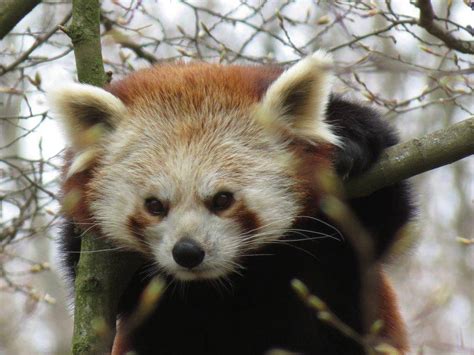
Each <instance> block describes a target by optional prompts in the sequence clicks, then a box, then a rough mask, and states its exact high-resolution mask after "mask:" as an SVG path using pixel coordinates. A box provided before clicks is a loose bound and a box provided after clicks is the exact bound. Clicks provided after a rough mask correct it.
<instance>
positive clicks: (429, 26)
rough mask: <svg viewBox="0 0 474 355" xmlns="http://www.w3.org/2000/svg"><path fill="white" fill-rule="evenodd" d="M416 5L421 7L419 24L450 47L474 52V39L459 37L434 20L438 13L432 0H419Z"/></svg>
mask: <svg viewBox="0 0 474 355" xmlns="http://www.w3.org/2000/svg"><path fill="white" fill-rule="evenodd" d="M416 7H418V8H419V9H420V18H419V20H418V25H419V26H421V27H423V28H424V29H425V30H426V31H428V32H429V33H430V34H432V35H433V36H435V37H437V38H439V39H440V40H442V41H443V42H444V43H445V44H446V46H448V47H449V48H451V49H455V50H457V51H459V52H461V53H467V54H474V42H473V41H463V40H460V39H457V38H455V37H453V36H452V35H451V34H450V33H449V32H446V31H445V30H443V28H442V27H441V26H439V25H437V24H436V23H435V22H434V20H436V15H435V13H434V11H433V6H432V5H431V1H430V0H417V2H416Z"/></svg>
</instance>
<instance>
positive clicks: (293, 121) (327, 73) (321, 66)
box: [258, 50, 339, 144]
mask: <svg viewBox="0 0 474 355" xmlns="http://www.w3.org/2000/svg"><path fill="white" fill-rule="evenodd" d="M332 66H333V61H332V58H331V56H330V55H329V54H327V53H326V52H324V51H321V50H319V51H317V52H315V53H314V54H313V55H311V56H308V57H306V58H304V59H302V60H300V61H299V62H298V63H296V64H295V65H293V66H292V67H290V68H289V69H288V70H287V71H285V72H284V73H283V74H282V75H281V76H280V77H279V78H278V79H276V80H275V82H273V84H272V85H270V87H269V88H268V90H267V92H266V94H265V96H264V98H263V100H262V102H261V103H260V104H259V107H258V111H259V112H258V117H259V120H263V123H264V124H265V125H266V126H268V127H270V128H272V126H273V128H276V129H278V128H283V129H284V130H285V131H289V132H291V134H292V135H294V136H295V137H297V138H302V139H305V140H310V141H323V142H327V143H331V144H338V142H339V140H338V138H337V137H336V136H335V135H334V133H333V132H332V131H331V128H330V126H329V125H328V124H327V123H326V122H325V112H326V106H327V104H328V101H329V96H330V94H331V81H332V73H331V70H332Z"/></svg>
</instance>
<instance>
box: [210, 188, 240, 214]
mask: <svg viewBox="0 0 474 355" xmlns="http://www.w3.org/2000/svg"><path fill="white" fill-rule="evenodd" d="M234 201H235V200H234V195H233V194H232V193H231V192H218V193H217V194H215V195H214V197H213V198H212V206H211V207H212V210H214V211H224V210H226V209H228V208H229V207H230V206H232V204H233V203H234Z"/></svg>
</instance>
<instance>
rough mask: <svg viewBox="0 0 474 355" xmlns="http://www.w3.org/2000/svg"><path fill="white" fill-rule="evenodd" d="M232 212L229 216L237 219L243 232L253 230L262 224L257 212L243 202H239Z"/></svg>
mask: <svg viewBox="0 0 474 355" xmlns="http://www.w3.org/2000/svg"><path fill="white" fill-rule="evenodd" d="M230 213H231V215H230V216H229V217H232V218H235V219H236V221H237V223H238V224H239V225H240V228H241V229H242V232H243V233H248V232H251V231H253V230H255V229H257V228H259V227H260V226H261V225H262V224H261V221H260V219H259V218H258V215H257V213H255V212H253V211H251V210H250V209H248V208H247V206H245V204H244V203H242V202H240V203H238V205H236V206H235V207H234V208H233V209H232V210H231V211H230Z"/></svg>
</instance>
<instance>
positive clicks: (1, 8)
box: [0, 0, 41, 39]
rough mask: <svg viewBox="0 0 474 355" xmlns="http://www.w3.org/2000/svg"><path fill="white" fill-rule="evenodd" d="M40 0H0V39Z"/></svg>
mask: <svg viewBox="0 0 474 355" xmlns="http://www.w3.org/2000/svg"><path fill="white" fill-rule="evenodd" d="M40 2H41V0H2V1H1V2H0V39H3V37H5V36H6V35H7V34H8V33H9V32H10V31H11V30H12V29H13V27H15V26H16V24H17V23H18V22H20V21H21V19H22V18H23V17H25V16H26V15H27V14H28V13H29V12H30V11H31V10H33V9H34V8H35V6H36V5H38V4H39V3H40Z"/></svg>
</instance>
